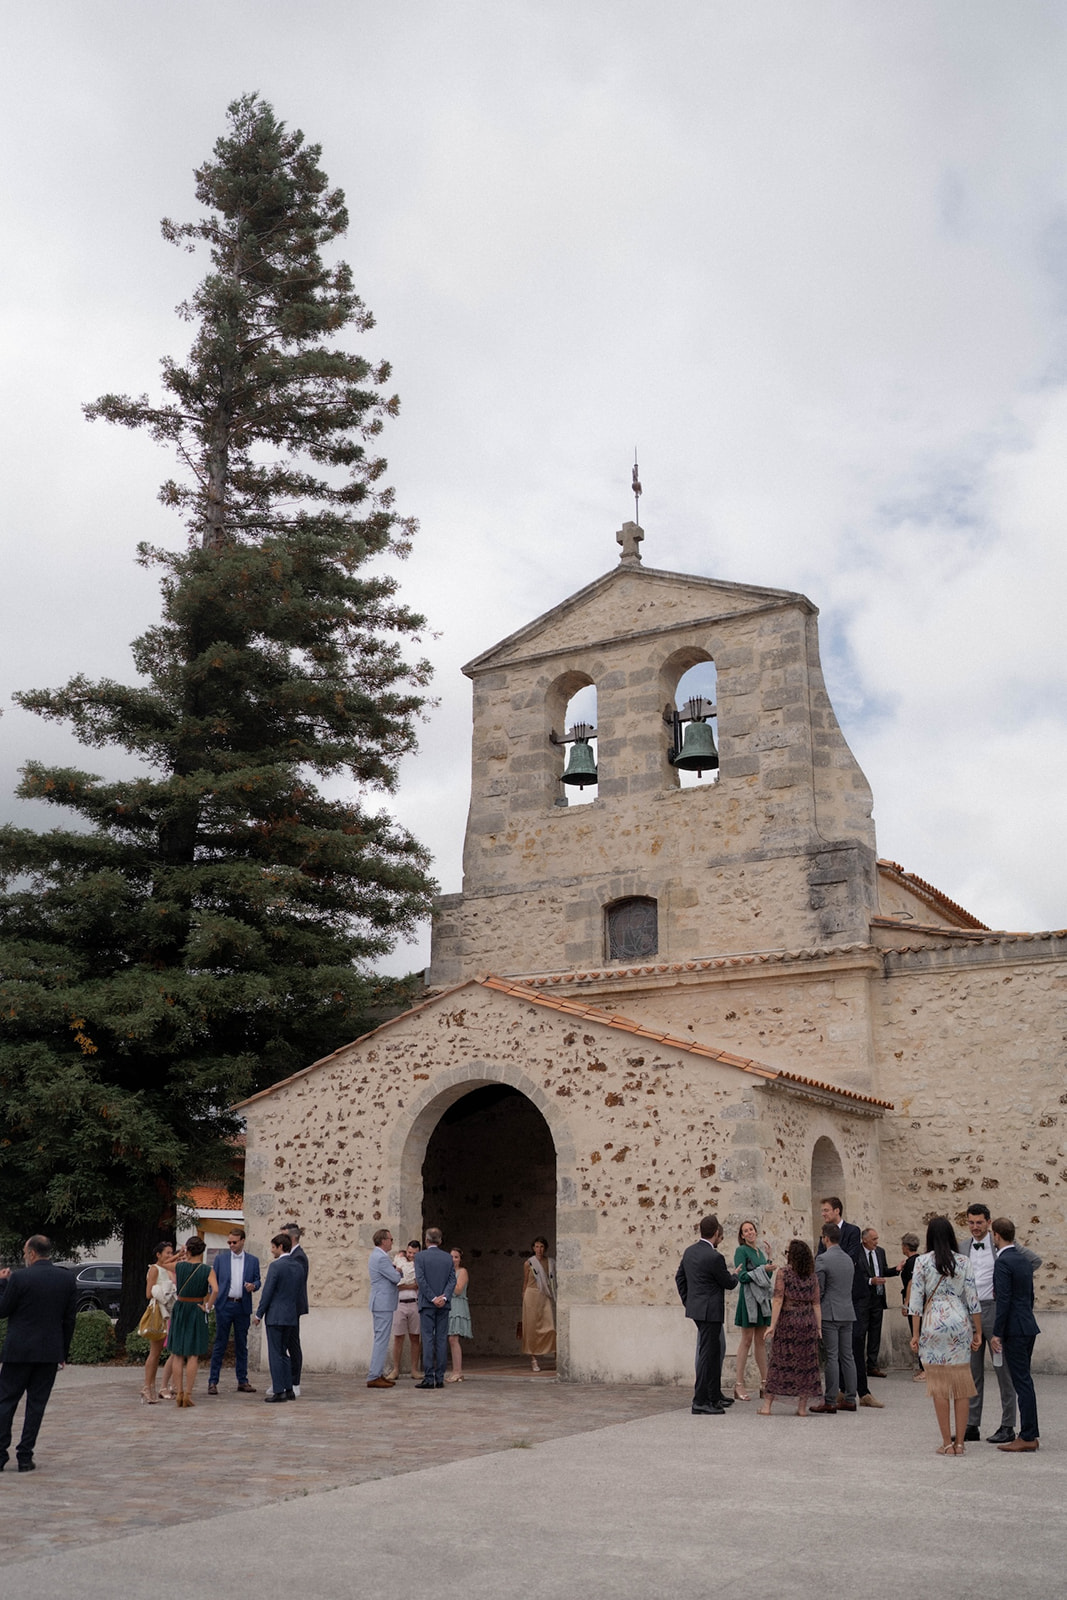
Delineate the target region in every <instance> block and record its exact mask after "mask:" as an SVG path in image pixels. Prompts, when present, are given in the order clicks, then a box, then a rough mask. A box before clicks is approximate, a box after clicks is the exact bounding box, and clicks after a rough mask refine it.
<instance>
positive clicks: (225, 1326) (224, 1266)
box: [207, 1226, 259, 1394]
mask: <svg viewBox="0 0 1067 1600" xmlns="http://www.w3.org/2000/svg"><path fill="white" fill-rule="evenodd" d="M226 1243H227V1244H228V1245H229V1250H228V1252H227V1253H226V1254H225V1255H223V1254H221V1252H220V1254H219V1255H217V1256H216V1257H215V1262H214V1265H213V1267H212V1271H213V1272H214V1274H215V1279H216V1281H217V1283H218V1286H219V1293H218V1298H217V1299H216V1301H215V1343H214V1344H213V1345H212V1347H211V1370H210V1372H209V1373H208V1383H207V1392H208V1394H218V1392H219V1378H220V1377H221V1376H222V1358H223V1356H224V1355H225V1354H226V1346H227V1345H228V1344H229V1342H230V1332H231V1330H232V1331H233V1350H234V1360H235V1364H236V1367H237V1387H238V1389H240V1391H241V1393H242V1394H255V1392H256V1391H255V1389H254V1388H253V1387H252V1385H251V1384H250V1383H249V1381H248V1324H249V1323H250V1322H251V1320H252V1294H253V1292H254V1291H255V1290H257V1289H258V1288H259V1258H258V1256H254V1255H252V1253H251V1251H249V1250H246V1249H245V1230H244V1229H243V1228H242V1227H240V1226H234V1227H232V1228H231V1229H230V1231H229V1234H228V1235H227V1238H226Z"/></svg>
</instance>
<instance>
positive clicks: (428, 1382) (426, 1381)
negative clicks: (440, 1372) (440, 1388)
mask: <svg viewBox="0 0 1067 1600" xmlns="http://www.w3.org/2000/svg"><path fill="white" fill-rule="evenodd" d="M415 1387H416V1389H436V1388H437V1385H436V1383H434V1381H433V1379H432V1378H423V1380H422V1382H421V1383H417V1384H416V1385H415Z"/></svg>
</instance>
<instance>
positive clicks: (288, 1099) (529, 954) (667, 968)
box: [242, 525, 1067, 1381]
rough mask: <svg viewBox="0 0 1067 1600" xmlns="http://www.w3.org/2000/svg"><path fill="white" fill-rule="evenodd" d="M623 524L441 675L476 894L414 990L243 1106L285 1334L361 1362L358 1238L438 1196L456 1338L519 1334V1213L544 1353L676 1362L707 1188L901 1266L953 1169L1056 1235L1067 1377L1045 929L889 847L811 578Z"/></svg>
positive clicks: (251, 1195)
mask: <svg viewBox="0 0 1067 1600" xmlns="http://www.w3.org/2000/svg"><path fill="white" fill-rule="evenodd" d="M629 531H630V537H629V538H627V539H622V540H621V541H620V542H622V543H623V556H622V559H621V560H620V562H619V564H618V566H617V567H616V568H614V569H613V570H612V571H610V572H609V573H607V574H606V575H605V576H604V577H602V578H600V579H598V580H597V581H596V582H594V583H592V584H590V585H589V586H588V587H587V588H585V589H582V590H581V591H579V592H578V593H577V594H575V595H573V596H571V597H570V598H569V599H567V600H565V601H564V602H563V603H562V604H560V605H559V606H557V607H555V608H554V609H553V610H552V611H550V612H548V613H547V614H546V615H544V616H542V617H540V618H538V619H537V620H536V621H534V622H532V623H530V624H529V626H528V627H526V628H523V629H521V630H520V631H519V632H517V633H515V634H513V635H511V636H510V637H509V638H508V639H505V640H504V641H502V642H501V643H500V644H498V645H496V646H494V647H493V648H492V649H490V650H487V651H486V652H485V653H484V654H483V655H481V656H479V657H477V658H476V659H475V660H474V661H472V662H471V663H469V664H468V666H467V667H466V668H465V669H464V670H465V672H466V673H467V674H468V675H469V676H470V678H471V679H472V682H473V688H474V708H473V752H472V782H471V805H470V814H469V818H468V824H467V834H466V842H465V850H464V874H463V888H462V892H461V893H459V894H454V895H446V896H443V897H442V898H441V900H440V902H439V904H438V906H437V910H436V914H435V919H434V927H433V947H432V951H433V953H432V964H431V968H430V973H429V989H428V992H427V996H426V999H425V1000H424V1002H423V1003H422V1004H421V1005H419V1006H418V1007H416V1008H415V1009H414V1010H412V1011H409V1012H407V1013H406V1014H404V1015H403V1016H400V1017H397V1018H395V1019H393V1020H392V1021H390V1022H388V1023H386V1024H385V1025H384V1026H383V1027H381V1028H379V1029H378V1030H376V1032H375V1033H373V1034H370V1035H368V1036H367V1037H365V1038H364V1039H360V1040H356V1041H355V1042H354V1043H352V1044H349V1045H346V1046H344V1047H343V1048H342V1049H340V1050H338V1051H337V1052H335V1054H333V1055H332V1056H330V1057H328V1058H327V1059H326V1060H324V1061H321V1062H317V1063H315V1064H314V1065H312V1066H310V1067H309V1068H308V1069H307V1070H306V1071H305V1072H303V1073H300V1074H298V1075H297V1076H296V1077H294V1078H292V1079H289V1080H288V1081H286V1082H285V1083H282V1084H278V1085H276V1086H275V1087H274V1088H272V1089H270V1090H268V1091H266V1092H265V1093H264V1094H261V1095H259V1096H256V1097H255V1098H254V1099H253V1100H250V1101H248V1102H246V1103H245V1105H244V1106H243V1107H242V1111H243V1114H244V1115H245V1117H246V1119H247V1161H246V1192H245V1216H246V1219H247V1222H248V1225H249V1229H250V1233H251V1234H252V1237H253V1240H255V1241H257V1242H258V1243H260V1244H262V1243H263V1241H264V1240H265V1239H266V1238H268V1237H269V1236H270V1234H271V1233H272V1232H274V1231H275V1229H276V1227H277V1226H278V1224H280V1223H281V1222H282V1221H284V1220H285V1219H286V1218H287V1217H288V1216H293V1215H295V1216H297V1217H298V1218H299V1220H300V1221H301V1223H302V1225H303V1226H304V1229H305V1241H306V1243H307V1244H308V1247H309V1253H310V1252H311V1251H312V1250H313V1252H314V1261H315V1284H314V1285H313V1287H314V1288H315V1289H316V1292H315V1293H314V1294H313V1296H312V1298H313V1302H314V1310H313V1312H312V1315H311V1317H310V1318H309V1319H308V1321H307V1326H306V1331H305V1335H304V1346H305V1350H306V1352H307V1354H308V1360H309V1364H310V1365H312V1366H315V1365H320V1366H325V1367H340V1368H343V1369H348V1368H351V1369H355V1368H357V1367H358V1366H359V1365H360V1363H361V1362H363V1361H364V1360H365V1359H366V1357H367V1355H368V1354H369V1348H370V1316H369V1312H368V1311H367V1309H366V1301H367V1290H368V1285H367V1281H366V1254H367V1251H368V1249H369V1246H370V1238H371V1235H372V1233H373V1232H374V1230H375V1229H376V1228H377V1227H379V1226H382V1225H385V1224H388V1225H389V1226H390V1227H391V1228H392V1231H393V1233H394V1235H395V1236H396V1238H397V1240H398V1241H399V1240H401V1239H403V1240H406V1239H407V1238H408V1237H409V1236H411V1237H413V1236H415V1235H417V1234H420V1233H421V1231H422V1229H423V1228H424V1226H427V1225H430V1224H433V1223H437V1224H439V1225H440V1226H442V1227H443V1228H444V1230H445V1236H446V1242H448V1243H455V1244H458V1245H459V1246H460V1247H461V1248H463V1250H464V1252H465V1260H466V1264H467V1265H468V1266H469V1268H470V1272H471V1304H472V1314H473V1318H474V1323H475V1346H474V1348H475V1349H476V1350H482V1351H486V1352H489V1353H501V1354H507V1353H514V1352H515V1351H516V1349H517V1346H516V1339H515V1322H516V1317H517V1314H518V1303H519V1298H520V1288H521V1274H522V1260H523V1257H524V1255H526V1254H527V1253H528V1251H529V1246H530V1240H531V1239H532V1237H533V1236H534V1235H535V1234H538V1233H543V1234H545V1235H547V1237H548V1238H549V1239H550V1240H551V1242H552V1250H553V1253H554V1254H555V1255H556V1257H557V1262H558V1279H559V1308H558V1314H559V1316H558V1320H559V1369H560V1372H561V1375H562V1376H564V1377H569V1378H573V1379H585V1380H598V1379H599V1380H630V1381H657V1380H663V1381H674V1380H677V1379H681V1378H684V1377H687V1376H688V1375H690V1374H691V1371H692V1339H691V1336H690V1335H689V1333H688V1332H687V1330H686V1329H685V1326H684V1321H683V1318H682V1316H681V1312H680V1306H679V1304H678V1301H677V1295H676V1292H675V1289H674V1270H675V1267H676V1265H677V1261H678V1258H679V1256H680V1254H681V1251H682V1250H683V1249H684V1248H685V1246H686V1245H687V1244H688V1243H690V1241H691V1240H692V1238H693V1237H694V1234H695V1229H696V1224H697V1221H698V1220H699V1218H700V1216H701V1215H703V1214H704V1213H705V1212H706V1211H710V1210H714V1211H716V1212H717V1213H718V1214H719V1216H720V1218H721V1219H722V1221H723V1223H724V1225H725V1227H726V1229H727V1244H728V1245H729V1244H730V1243H731V1242H732V1240H733V1238H734V1237H735V1236H736V1233H737V1228H738V1227H739V1225H740V1222H741V1221H742V1220H743V1219H745V1218H753V1219H755V1220H756V1221H757V1224H758V1226H759V1230H760V1233H761V1235H763V1236H766V1237H767V1239H768V1240H769V1241H770V1243H771V1245H772V1247H773V1252H774V1255H775V1258H776V1259H779V1260H780V1259H781V1256H782V1252H783V1251H784V1247H785V1245H786V1244H787V1243H788V1240H789V1239H790V1238H792V1237H793V1236H794V1235H800V1236H803V1237H806V1238H808V1239H809V1240H810V1239H813V1238H814V1237H815V1236H816V1234H817V1229H818V1216H819V1209H818V1202H819V1199H820V1197H821V1196H822V1195H824V1194H827V1193H834V1194H838V1195H840V1196H841V1197H842V1198H843V1200H844V1203H845V1215H846V1216H847V1217H848V1218H849V1220H852V1221H855V1222H858V1223H860V1224H861V1225H864V1224H865V1223H867V1222H870V1223H872V1224H873V1225H875V1226H877V1227H878V1229H879V1231H880V1233H881V1234H882V1239H883V1243H885V1244H887V1246H888V1248H889V1254H890V1259H891V1260H892V1259H894V1255H893V1251H894V1249H895V1248H896V1245H897V1242H898V1240H899V1238H900V1235H901V1234H902V1233H903V1232H905V1231H908V1230H918V1231H919V1232H920V1233H921V1231H922V1227H923V1225H924V1223H925V1221H926V1219H927V1218H928V1217H929V1216H931V1215H934V1214H936V1213H942V1212H943V1213H947V1214H949V1215H950V1216H952V1217H954V1218H955V1219H957V1220H959V1221H961V1220H962V1214H963V1212H964V1211H965V1209H966V1206H967V1204H968V1203H969V1202H970V1201H971V1200H972V1199H980V1200H982V1201H984V1202H985V1203H987V1204H988V1205H989V1207H990V1210H991V1211H992V1213H993V1215H994V1216H995V1215H997V1214H998V1213H1004V1214H1006V1215H1009V1216H1011V1217H1012V1218H1013V1219H1014V1220H1015V1222H1016V1225H1017V1227H1018V1229H1019V1234H1020V1237H1021V1238H1022V1239H1024V1240H1026V1241H1027V1242H1028V1243H1030V1244H1031V1245H1032V1246H1033V1248H1035V1249H1036V1250H1037V1251H1038V1252H1039V1253H1040V1254H1041V1255H1042V1257H1043V1265H1042V1268H1041V1269H1040V1272H1039V1274H1038V1293H1039V1302H1040V1304H1039V1311H1038V1318H1039V1321H1040V1322H1041V1325H1042V1329H1043V1335H1042V1338H1041V1339H1040V1340H1039V1342H1038V1347H1037V1364H1039V1365H1042V1364H1043V1365H1044V1366H1046V1367H1053V1368H1055V1369H1056V1370H1067V1315H1065V1309H1064V1308H1067V1260H1064V1259H1063V1257H1062V1256H1061V1255H1060V1242H1061V1240H1062V1238H1063V1225H1064V1210H1065V1191H1067V1175H1065V1174H1067V1142H1065V1141H1067V1071H1065V1037H1067V1005H1065V1002H1067V934H1065V933H1064V932H1062V931H1061V932H1056V933H1043V934H1009V933H1002V932H995V931H992V930H990V929H988V928H986V927H984V926H983V925H982V924H981V923H980V922H979V921H978V920H977V919H976V918H975V917H973V916H972V915H970V914H969V913H968V912H966V911H964V910H963V909H962V908H961V907H960V906H957V905H955V904H954V903H953V902H952V901H951V900H949V899H948V898H947V897H946V896H945V895H943V894H942V893H940V892H939V891H938V890H937V889H935V888H933V887H932V886H931V885H929V884H927V883H925V882H923V881H922V880H921V879H919V878H917V877H915V876H913V875H911V874H910V873H908V872H906V871H904V870H903V869H902V868H901V867H899V866H897V865H896V864H895V863H893V862H890V861H885V860H881V859H880V858H879V857H878V854H877V848H876V843H875V833H874V823H873V821H872V796H871V792H870V788H869V786H868V784H867V782H866V779H865V778H864V776H863V773H862V772H861V771H860V769H859V766H858V765H857V763H856V761H855V758H854V757H853V755H852V753H851V751H850V750H849V748H848V745H847V743H846V741H845V739H844V736H843V734H842V732H841V729H840V727H839V725H838V723H837V719H836V717H835V715H834V711H833V707H832V706H831V704H830V701H829V697H828V695H827V692H826V687H825V684H824V681H823V677H822V671H821V667H820V663H819V646H818V630H817V612H816V609H815V607H814V606H813V605H812V604H811V602H810V601H809V600H807V599H806V598H805V597H804V596H803V595H800V594H793V593H789V592H786V591H779V590H772V589H766V588H757V587H754V586H750V585H743V584H733V583H725V582H719V581H715V580H712V579H708V578H701V577H692V576H687V575H684V574H677V573H670V572H662V571H657V570H654V569H650V568H648V567H646V566H644V565H643V563H642V561H641V558H640V556H639V554H638V551H637V543H636V539H635V537H633V535H634V534H636V533H637V532H638V530H635V529H633V527H632V525H629ZM626 532H627V530H624V533H626ZM693 683H699V685H700V691H699V693H698V694H696V695H695V696H694V695H692V694H691V692H690V687H689V686H691V685H692V684H693ZM576 696H584V699H583V700H581V701H578V702H576V700H575V697H576ZM594 696H595V708H596V709H595V727H590V726H588V725H586V726H585V728H584V733H583V730H582V725H579V726H578V728H577V730H575V729H574V727H573V726H571V725H569V713H568V707H569V706H573V705H574V704H576V703H577V704H582V705H583V706H589V705H590V704H591V703H592V702H593V698H594ZM691 737H692V739H693V740H694V741H695V743H694V744H693V748H694V749H699V750H701V751H703V752H705V753H704V755H703V756H702V757H699V758H698V757H694V758H693V759H694V760H696V759H702V760H704V761H706V762H708V763H709V766H708V767H707V769H706V770H704V771H703V772H702V773H700V774H684V775H683V769H684V767H685V765H686V763H685V761H684V760H683V761H682V763H681V766H679V764H677V757H678V755H679V754H680V753H681V754H683V755H684V753H685V751H686V750H687V749H688V748H689V741H690V738H691ZM561 740H562V741H564V742H562V743H561V742H560V741H561ZM709 750H710V751H712V752H714V756H709V755H708V754H707V752H708V751H709ZM576 751H578V752H579V753H580V757H581V759H580V760H579V761H578V763H577V765H576V766H575V767H574V768H573V771H574V772H575V773H576V774H577V782H576V783H575V784H573V785H572V784H569V783H568V782H567V781H564V780H565V772H571V771H572V767H571V763H572V761H573V760H574V755H575V752H576ZM713 760H714V761H715V762H717V765H710V763H711V762H712V761H713ZM565 764H566V766H565ZM579 783H580V784H581V787H580V788H579V787H578V784H579ZM590 795H592V796H593V798H590ZM579 801H580V802H581V803H576V802H579ZM254 1247H255V1245H254V1244H253V1248H254ZM890 1304H891V1307H892V1304H893V1301H892V1297H891V1299H890ZM895 1322H896V1323H899V1324H900V1326H899V1328H895V1327H893V1324H894V1323H895ZM887 1326H888V1327H890V1331H891V1332H892V1333H894V1335H895V1337H896V1341H897V1346H898V1349H899V1348H900V1346H901V1342H902V1339H903V1335H904V1323H903V1318H899V1317H897V1318H894V1317H893V1316H892V1315H890V1317H888V1318H887Z"/></svg>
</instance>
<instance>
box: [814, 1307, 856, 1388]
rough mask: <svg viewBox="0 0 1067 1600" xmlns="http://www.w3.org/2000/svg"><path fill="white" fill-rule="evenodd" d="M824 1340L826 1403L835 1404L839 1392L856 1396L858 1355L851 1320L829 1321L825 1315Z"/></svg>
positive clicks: (823, 1325)
mask: <svg viewBox="0 0 1067 1600" xmlns="http://www.w3.org/2000/svg"><path fill="white" fill-rule="evenodd" d="M822 1342H823V1344H824V1346H825V1348H826V1403H827V1405H831V1406H835V1405H836V1404H837V1397H838V1395H839V1394H842V1393H843V1394H844V1396H845V1399H846V1400H855V1398H856V1357H855V1354H854V1351H853V1345H852V1323H851V1322H829V1321H827V1319H826V1318H825V1317H824V1318H823V1324H822Z"/></svg>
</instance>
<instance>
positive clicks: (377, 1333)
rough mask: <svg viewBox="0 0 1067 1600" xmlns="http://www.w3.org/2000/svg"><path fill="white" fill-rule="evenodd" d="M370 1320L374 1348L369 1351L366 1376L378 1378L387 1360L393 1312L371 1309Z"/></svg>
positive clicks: (382, 1372)
mask: <svg viewBox="0 0 1067 1600" xmlns="http://www.w3.org/2000/svg"><path fill="white" fill-rule="evenodd" d="M370 1315H371V1322H372V1323H373V1325H374V1348H373V1349H372V1350H371V1353H370V1366H369V1367H368V1368H367V1378H368V1379H371V1378H380V1377H382V1375H383V1374H384V1372H385V1365H386V1362H387V1361H388V1360H389V1343H390V1340H391V1338H392V1333H393V1313H392V1312H391V1311H372V1312H371V1314H370Z"/></svg>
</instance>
